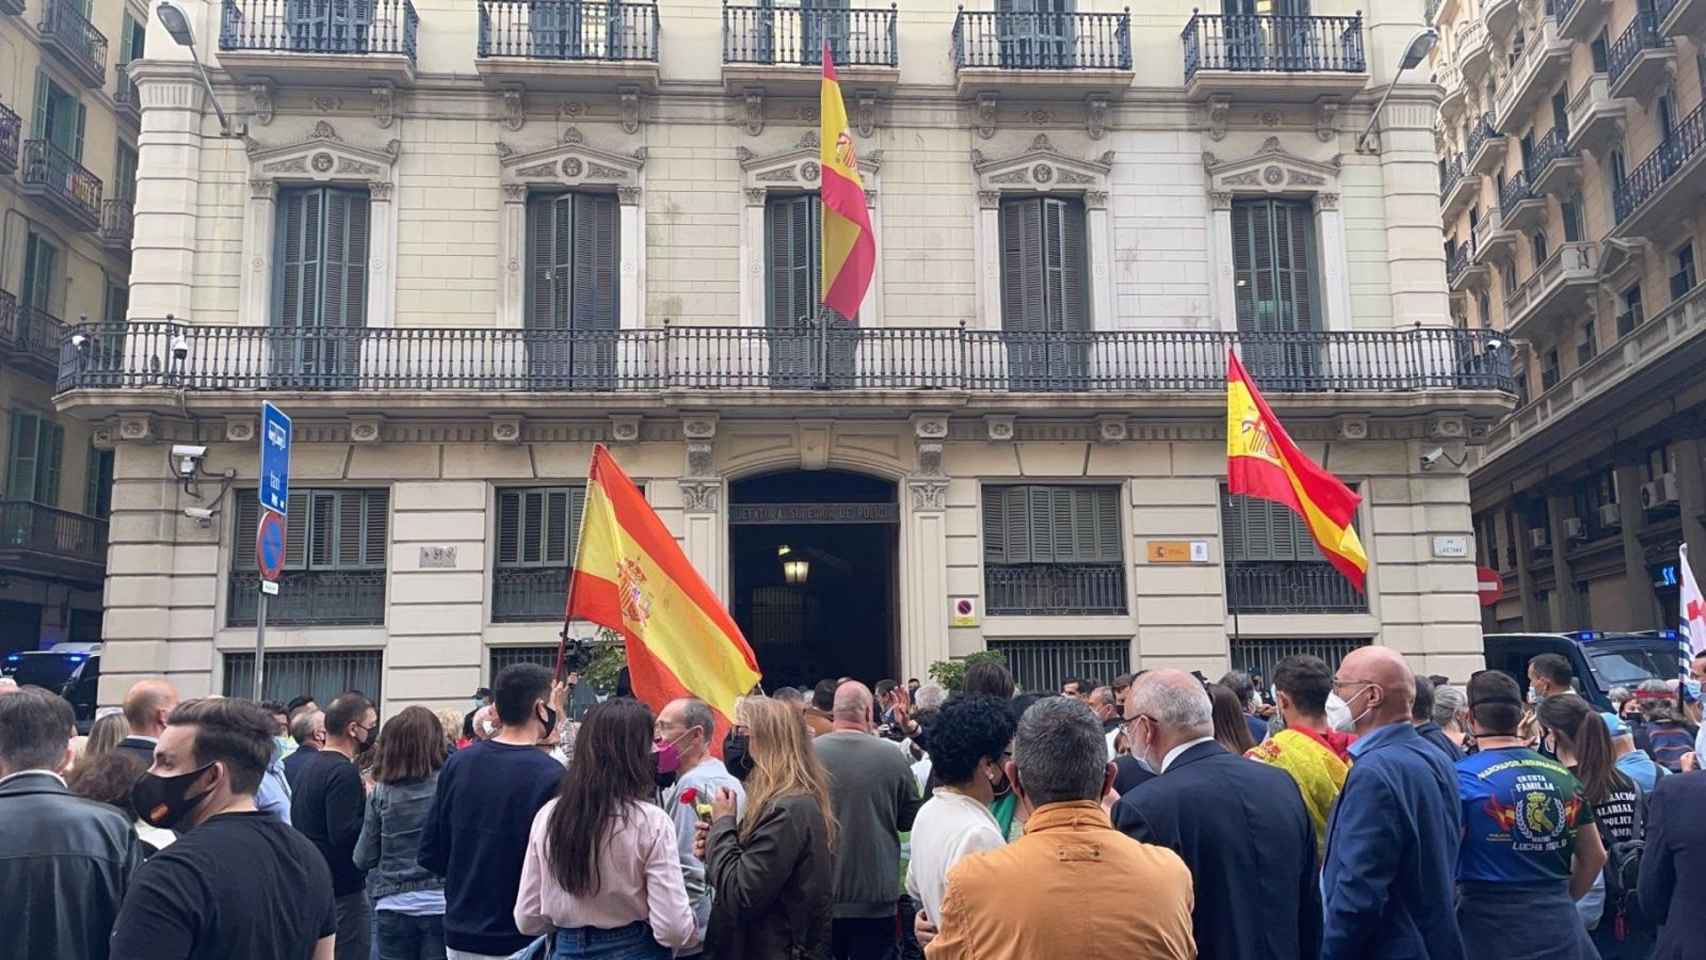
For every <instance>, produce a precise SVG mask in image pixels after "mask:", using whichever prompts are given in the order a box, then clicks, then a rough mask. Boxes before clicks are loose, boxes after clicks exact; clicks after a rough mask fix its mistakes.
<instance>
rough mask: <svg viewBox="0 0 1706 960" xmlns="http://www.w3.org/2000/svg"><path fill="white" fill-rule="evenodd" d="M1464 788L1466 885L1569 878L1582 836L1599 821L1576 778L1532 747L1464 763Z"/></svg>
mask: <svg viewBox="0 0 1706 960" xmlns="http://www.w3.org/2000/svg"><path fill="white" fill-rule="evenodd" d="M1457 787H1458V793H1459V795H1460V796H1461V798H1462V803H1463V844H1462V846H1461V847H1459V848H1458V854H1457V879H1458V880H1460V881H1462V880H1472V881H1480V882H1484V883H1540V882H1546V881H1563V880H1567V879H1569V876H1570V858H1571V857H1572V856H1573V855H1574V852H1575V845H1576V833H1577V832H1578V831H1579V830H1580V829H1581V827H1582V826H1583V825H1585V824H1589V823H1592V822H1593V805H1592V804H1589V803H1587V802H1586V801H1585V800H1584V799H1583V797H1582V784H1581V781H1579V780H1577V779H1576V778H1575V775H1574V774H1572V773H1570V771H1569V770H1567V769H1565V768H1564V767H1563V766H1561V765H1559V764H1558V763H1557V762H1556V761H1554V760H1548V759H1546V758H1545V757H1543V756H1541V755H1540V754H1538V753H1536V752H1534V751H1533V750H1530V749H1528V748H1527V747H1509V748H1504V749H1499V750H1483V751H1481V752H1480V753H1477V754H1475V755H1473V756H1469V757H1464V758H1463V759H1462V760H1459V761H1458V762H1457Z"/></svg>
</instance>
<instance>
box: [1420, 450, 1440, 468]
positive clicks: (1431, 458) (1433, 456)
mask: <svg viewBox="0 0 1706 960" xmlns="http://www.w3.org/2000/svg"><path fill="white" fill-rule="evenodd" d="M1444 457H1445V448H1444V447H1435V448H1433V449H1432V450H1429V451H1428V452H1427V453H1424V454H1422V469H1423V470H1426V469H1428V468H1430V467H1432V466H1433V465H1434V464H1436V463H1438V462H1440V460H1441V459H1443V458H1444Z"/></svg>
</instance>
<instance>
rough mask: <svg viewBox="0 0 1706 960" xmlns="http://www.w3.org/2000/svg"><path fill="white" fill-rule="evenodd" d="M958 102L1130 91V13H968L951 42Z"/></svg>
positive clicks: (959, 17)
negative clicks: (970, 97)
mask: <svg viewBox="0 0 1706 960" xmlns="http://www.w3.org/2000/svg"><path fill="white" fill-rule="evenodd" d="M949 44H950V50H951V52H952V54H953V58H954V72H955V76H956V78H957V81H956V85H957V89H958V92H959V94H960V95H961V96H964V95H967V94H970V93H976V92H995V91H999V90H1003V89H1006V90H1011V91H1013V92H1021V91H1028V92H1029V93H1030V94H1031V95H1037V94H1039V93H1041V92H1043V91H1047V90H1050V89H1053V90H1066V91H1070V90H1107V91H1110V92H1117V91H1118V90H1119V89H1120V88H1122V87H1124V86H1126V85H1129V84H1130V83H1131V78H1132V66H1131V12H1130V10H1129V9H1128V10H1126V11H1125V12H1122V13H1054V12H1045V11H1005V10H1003V11H989V10H967V9H965V8H964V7H960V8H959V11H958V13H956V14H955V15H954V26H953V30H952V32H951V33H950V36H949Z"/></svg>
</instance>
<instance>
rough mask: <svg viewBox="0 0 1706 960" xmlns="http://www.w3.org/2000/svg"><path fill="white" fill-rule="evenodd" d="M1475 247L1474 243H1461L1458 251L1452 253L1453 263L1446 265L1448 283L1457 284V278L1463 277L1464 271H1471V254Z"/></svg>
mask: <svg viewBox="0 0 1706 960" xmlns="http://www.w3.org/2000/svg"><path fill="white" fill-rule="evenodd" d="M1474 246H1475V245H1474V243H1473V242H1470V243H1460V244H1458V245H1457V248H1456V249H1454V250H1452V251H1451V261H1450V262H1449V263H1447V264H1446V265H1445V279H1446V282H1447V283H1455V282H1457V278H1458V277H1459V276H1462V274H1463V271H1465V270H1467V269H1469V254H1470V251H1471V250H1472V249H1473V248H1474Z"/></svg>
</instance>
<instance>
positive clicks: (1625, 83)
mask: <svg viewBox="0 0 1706 960" xmlns="http://www.w3.org/2000/svg"><path fill="white" fill-rule="evenodd" d="M1675 71H1676V47H1675V45H1673V44H1672V43H1671V42H1670V38H1669V37H1666V36H1665V35H1664V33H1663V32H1661V31H1660V30H1659V18H1658V14H1657V13H1656V12H1654V11H1651V10H1643V11H1641V12H1639V13H1637V14H1635V19H1634V20H1633V21H1631V22H1630V23H1629V26H1628V28H1627V29H1625V30H1624V31H1623V34H1622V36H1620V37H1618V38H1617V39H1616V40H1615V41H1613V42H1612V44H1611V50H1610V52H1609V53H1608V54H1607V56H1606V76H1607V78H1608V79H1609V80H1610V87H1609V90H1610V93H1611V95H1612V96H1614V97H1635V98H1637V99H1650V98H1651V97H1652V96H1654V95H1655V94H1657V93H1658V91H1659V90H1660V88H1661V87H1662V86H1663V81H1664V80H1665V78H1666V76H1667V74H1671V73H1674V72H1675Z"/></svg>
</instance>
